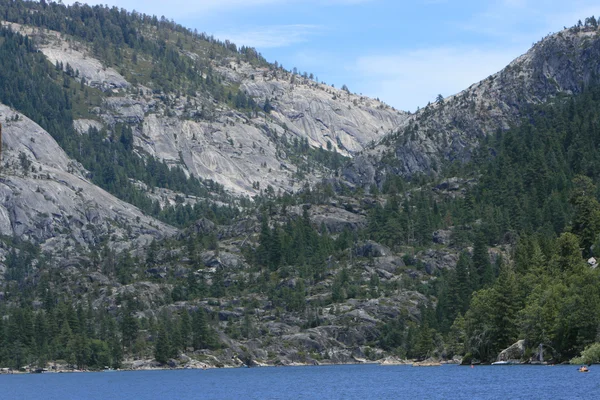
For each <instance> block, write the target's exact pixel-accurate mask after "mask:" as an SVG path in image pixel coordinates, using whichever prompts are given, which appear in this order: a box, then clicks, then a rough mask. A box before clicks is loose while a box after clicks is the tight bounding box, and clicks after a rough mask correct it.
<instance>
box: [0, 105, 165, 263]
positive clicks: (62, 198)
mask: <svg viewBox="0 0 600 400" xmlns="http://www.w3.org/2000/svg"><path fill="white" fill-rule="evenodd" d="M0 118H2V121H3V122H2V126H3V130H2V133H3V135H2V140H3V150H2V164H3V167H2V177H1V178H2V189H1V197H2V201H1V202H0V215H1V217H0V234H1V235H4V236H16V237H19V238H20V239H21V240H26V241H31V242H34V243H38V244H40V245H41V249H42V251H50V252H54V251H60V252H64V251H67V252H68V251H73V252H76V253H77V252H78V251H80V250H78V248H79V249H88V248H89V247H93V246H95V245H97V244H98V243H100V242H102V241H104V240H105V238H106V237H111V236H112V237H113V239H112V240H111V242H113V244H114V245H115V246H116V248H117V249H124V248H128V247H129V246H130V245H132V244H134V243H141V244H147V243H148V242H149V241H151V240H154V239H155V238H164V237H167V236H172V235H174V234H175V232H176V231H175V229H174V228H172V227H170V226H168V225H166V224H164V223H162V222H160V221H157V220H155V219H153V218H151V217H148V216H146V215H144V214H143V213H142V212H140V211H139V210H138V209H136V208H135V207H133V206H131V205H130V204H128V203H125V202H123V201H121V200H119V199H117V198H115V197H114V196H112V195H110V194H109V193H107V192H105V191H104V190H102V189H100V188H98V187H97V186H95V185H93V184H92V183H91V182H90V181H89V180H88V179H86V176H87V175H88V174H89V172H88V171H86V170H85V169H84V168H83V167H82V166H81V165H80V164H79V163H77V162H75V161H74V160H72V159H70V158H69V157H68V156H67V155H66V154H65V152H64V151H63V150H62V149H61V148H60V147H59V146H58V144H57V143H56V141H55V140H54V139H53V138H52V137H51V136H50V135H49V134H48V133H47V132H46V131H44V130H43V129H42V128H41V127H40V126H39V125H37V124H35V123H34V122H32V121H31V120H30V119H28V118H27V117H25V116H24V115H22V114H20V113H18V112H15V111H14V110H12V109H10V108H9V107H7V106H5V105H0Z"/></svg>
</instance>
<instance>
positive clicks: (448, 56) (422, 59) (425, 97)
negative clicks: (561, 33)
mask: <svg viewBox="0 0 600 400" xmlns="http://www.w3.org/2000/svg"><path fill="white" fill-rule="evenodd" d="M515 54H518V51H517V50H514V49H505V50H481V49H477V48H458V47H456V48H452V47H448V48H430V49H421V50H415V51H410V52H408V53H405V54H398V55H392V56H387V55H380V56H366V57H361V58H359V59H358V60H357V61H356V64H355V65H354V66H353V67H352V69H354V70H355V71H356V72H357V73H360V74H361V75H362V76H363V77H364V80H363V81H362V82H361V88H360V89H362V90H363V91H364V93H365V94H368V95H371V96H375V95H376V96H379V97H380V98H382V99H385V100H386V101H387V102H388V103H390V104H393V105H395V106H396V107H398V108H401V109H404V110H411V111H413V110H414V109H415V108H416V105H417V104H418V105H420V106H421V107H422V106H425V105H426V104H427V103H428V102H429V101H434V100H435V97H436V96H437V95H438V94H442V95H443V96H449V95H452V94H455V93H458V92H459V91H461V90H463V89H465V88H467V87H468V86H470V85H471V84H473V83H475V82H477V81H479V80H482V79H484V78H486V77H487V76H489V75H491V74H493V73H495V72H497V71H499V70H500V69H502V68H503V67H505V66H506V65H507V64H508V63H509V62H510V61H512V59H513V58H514V56H515Z"/></svg>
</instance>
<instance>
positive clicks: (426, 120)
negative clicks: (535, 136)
mask: <svg viewBox="0 0 600 400" xmlns="http://www.w3.org/2000/svg"><path fill="white" fill-rule="evenodd" d="M599 56H600V32H599V31H598V28H597V26H594V25H587V26H583V27H577V26H575V27H573V28H570V29H565V30H563V31H561V32H558V33H556V34H553V35H549V36H547V37H545V38H543V39H542V40H541V41H539V42H538V43H536V44H535V45H534V46H533V47H532V48H531V49H530V50H529V51H528V52H527V53H526V54H524V55H522V56H520V57H518V58H516V59H515V60H514V61H513V62H511V63H510V64H509V65H508V66H507V67H506V68H504V69H503V70H501V71H499V72H497V73H495V74H493V75H490V76H489V77H488V78H486V79H484V80H483V81H481V82H478V83H475V84H473V85H471V86H470V87H469V88H467V89H465V90H463V91H461V92H460V93H458V94H456V95H453V96H450V97H447V98H445V99H444V100H443V101H438V102H436V103H433V104H430V105H428V106H427V107H425V108H423V109H421V110H420V111H418V112H417V113H415V114H414V115H412V116H410V117H408V118H407V119H406V120H405V121H403V122H402V123H401V124H400V125H399V126H398V127H396V128H395V132H394V133H392V134H389V135H387V136H386V137H385V138H384V139H382V140H381V141H379V142H378V143H377V145H375V146H373V147H370V148H369V149H367V150H366V151H364V152H363V153H362V154H361V155H360V156H359V157H357V158H356V159H354V160H353V161H352V162H351V163H350V166H349V167H348V168H347V169H345V171H344V177H345V178H346V179H348V181H350V182H353V183H355V184H357V185H364V186H368V185H370V184H372V183H378V184H381V183H382V182H383V181H384V180H385V177H386V175H388V174H394V175H402V176H405V177H410V176H412V175H414V174H416V173H425V174H430V173H434V174H435V173H437V172H440V171H441V170H442V168H443V166H444V165H447V164H448V163H451V162H455V161H458V162H459V163H465V162H468V161H469V160H470V158H471V155H472V153H473V150H474V149H475V148H476V147H477V145H478V144H479V143H480V140H481V138H483V137H484V136H486V135H491V134H494V133H496V132H497V131H505V130H507V129H509V127H511V126H515V125H517V124H519V121H520V119H521V118H522V117H523V116H524V114H526V112H527V110H528V108H529V107H530V106H531V105H533V104H541V103H544V102H547V101H549V100H551V99H553V98H556V97H558V96H560V95H572V94H578V93H581V92H582V90H583V89H584V87H585V86H586V85H589V84H590V83H593V82H596V79H597V78H596V77H597V76H598V74H599V73H600V62H599V59H600V58H599Z"/></svg>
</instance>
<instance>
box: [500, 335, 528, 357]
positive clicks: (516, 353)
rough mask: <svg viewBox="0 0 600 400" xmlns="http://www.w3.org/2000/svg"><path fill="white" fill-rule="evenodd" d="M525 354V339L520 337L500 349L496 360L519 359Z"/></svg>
mask: <svg viewBox="0 0 600 400" xmlns="http://www.w3.org/2000/svg"><path fill="white" fill-rule="evenodd" d="M524 354H525V340H523V339H521V340H519V341H517V342H516V343H514V344H512V345H511V346H509V347H507V348H506V349H504V350H502V351H501V352H500V354H498V357H497V358H496V361H510V360H521V359H522V358H523V355H524Z"/></svg>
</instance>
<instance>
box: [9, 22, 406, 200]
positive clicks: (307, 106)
mask: <svg viewBox="0 0 600 400" xmlns="http://www.w3.org/2000/svg"><path fill="white" fill-rule="evenodd" d="M7 26H10V27H11V28H12V29H13V30H14V31H17V32H21V33H23V34H27V35H29V36H30V37H31V38H33V39H34V41H35V42H36V43H38V44H39V49H40V50H41V52H42V53H43V54H44V55H45V56H46V57H47V59H48V60H49V61H50V62H51V63H52V64H57V63H58V64H60V65H61V66H62V68H63V70H64V71H65V72H66V71H67V68H68V69H69V72H70V73H75V72H76V76H75V80H76V81H78V82H82V81H83V83H84V84H85V85H88V86H90V87H92V88H97V89H100V91H99V92H97V95H99V96H100V99H98V101H97V102H98V106H97V107H92V108H90V109H89V110H86V112H84V114H90V115H89V116H87V117H86V118H79V119H75V120H74V124H75V126H76V128H77V130H78V131H79V132H85V131H87V129H89V128H90V127H94V128H96V129H99V130H102V129H103V128H106V129H107V130H108V131H112V130H114V127H115V124H119V123H122V124H126V125H128V126H130V127H131V129H132V132H133V141H134V142H133V146H134V147H135V148H136V151H138V152H139V154H141V155H145V154H150V155H152V156H153V157H155V158H156V159H158V160H161V161H164V162H165V163H167V164H168V165H170V166H179V167H181V168H182V169H183V170H184V171H185V172H186V173H187V174H191V175H193V176H196V177H201V178H203V179H210V180H212V181H215V182H217V183H219V184H221V185H223V186H224V187H225V188H226V189H227V190H230V191H232V193H235V194H237V195H241V194H243V195H255V194H257V193H258V191H259V189H260V188H261V187H262V188H263V189H264V188H267V187H268V186H271V187H273V188H274V189H275V190H283V191H286V192H290V191H295V190H298V188H300V187H301V182H302V181H303V180H304V175H306V179H307V180H308V181H309V182H312V183H314V182H316V181H318V180H319V179H321V178H322V177H323V176H328V174H330V168H326V169H325V170H324V171H323V170H322V171H316V170H313V168H314V167H310V166H307V165H306V164H307V163H306V161H305V160H303V159H302V158H303V157H300V159H296V158H298V157H294V153H296V152H297V151H296V150H295V149H296V148H297V147H299V145H298V144H297V143H298V142H300V144H301V145H304V143H306V145H305V146H307V147H311V148H317V149H318V148H323V149H325V148H326V149H328V150H331V151H333V150H334V149H335V151H337V152H338V153H339V155H341V156H351V155H354V154H356V153H358V152H359V151H361V150H362V149H363V148H364V147H365V146H366V145H367V144H369V143H371V142H373V141H375V140H377V139H378V138H380V137H382V136H383V135H384V134H385V133H386V132H389V131H391V130H392V128H393V127H395V126H397V125H398V124H399V123H400V122H401V121H403V120H404V119H405V118H406V117H407V114H406V113H404V112H399V111H395V110H393V109H391V108H390V107H389V106H387V105H385V104H383V103H381V102H379V101H375V100H372V99H369V98H367V97H364V96H359V95H355V94H351V93H350V92H349V91H347V90H341V89H335V88H333V87H330V86H327V85H325V84H320V83H317V82H315V81H314V80H312V79H309V77H308V76H307V75H306V74H304V76H302V75H298V74H294V73H290V72H287V71H284V70H282V69H280V68H276V67H275V66H274V65H271V64H267V63H264V62H262V63H258V64H256V63H254V64H253V63H250V62H247V61H245V60H242V59H240V56H239V54H237V53H236V52H235V51H231V50H229V51H226V52H225V53H224V54H222V57H221V58H219V59H215V60H210V59H209V60H206V54H205V53H204V51H205V50H206V49H205V46H206V43H202V42H203V40H201V39H200V38H193V37H192V38H191V37H190V35H175V36H174V37H173V38H170V39H167V40H166V43H169V44H171V45H172V46H173V48H172V51H176V52H177V53H178V55H179V57H180V58H185V59H186V61H187V62H189V63H190V64H192V65H193V64H196V65H197V66H198V65H202V67H201V68H207V69H208V70H209V73H210V76H208V75H207V76H206V78H207V80H209V79H211V77H212V79H215V80H217V81H218V82H219V83H218V86H220V88H219V90H220V91H223V92H217V93H216V94H215V93H210V92H208V93H207V92H206V91H195V92H193V91H190V90H188V92H187V93H186V95H185V96H182V95H181V89H177V90H168V89H167V90H157V89H156V87H155V86H156V82H153V81H152V79H153V78H152V76H149V77H146V76H144V73H143V69H142V68H144V66H143V65H142V64H143V63H144V62H150V63H151V62H152V59H151V56H149V57H148V59H142V56H141V55H140V56H139V57H138V55H137V54H136V62H135V63H131V64H129V63H124V62H119V61H115V63H116V64H117V65H114V67H111V66H107V65H106V60H103V59H101V57H98V55H97V54H95V53H94V50H93V48H91V47H90V45H89V44H88V43H86V42H85V41H84V42H81V41H80V40H77V38H76V37H73V36H70V35H66V34H64V33H60V32H56V31H52V30H48V29H44V28H37V29H36V28H33V27H30V26H22V25H19V24H16V23H10V24H8V25H7ZM148 36H149V37H151V33H150V32H149V33H148ZM182 37H184V38H185V42H183V41H182V39H181V38H182ZM190 43H191V45H190ZM234 47H235V45H234ZM188 48H189V49H188ZM124 51H126V52H127V50H124ZM134 51H135V50H134ZM129 55H130V56H131V57H133V54H129ZM123 68H127V69H128V71H122V72H123V74H121V73H119V71H118V70H119V69H123ZM129 69H131V70H129ZM123 75H127V76H123ZM213 76H214V77H213ZM128 79H129V80H128ZM130 81H133V82H135V83H132V82H130ZM151 88H153V89H151ZM224 92H227V95H225V93H224ZM236 92H237V94H235V93H236ZM234 94H235V95H234ZM220 96H229V97H231V99H229V101H223V100H226V99H218V98H215V97H220ZM233 96H235V98H233ZM267 103H268V106H267V107H268V111H265V104H267ZM294 143H296V144H295V145H294ZM341 163H342V161H341V158H340V161H339V162H338V164H340V165H341Z"/></svg>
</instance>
